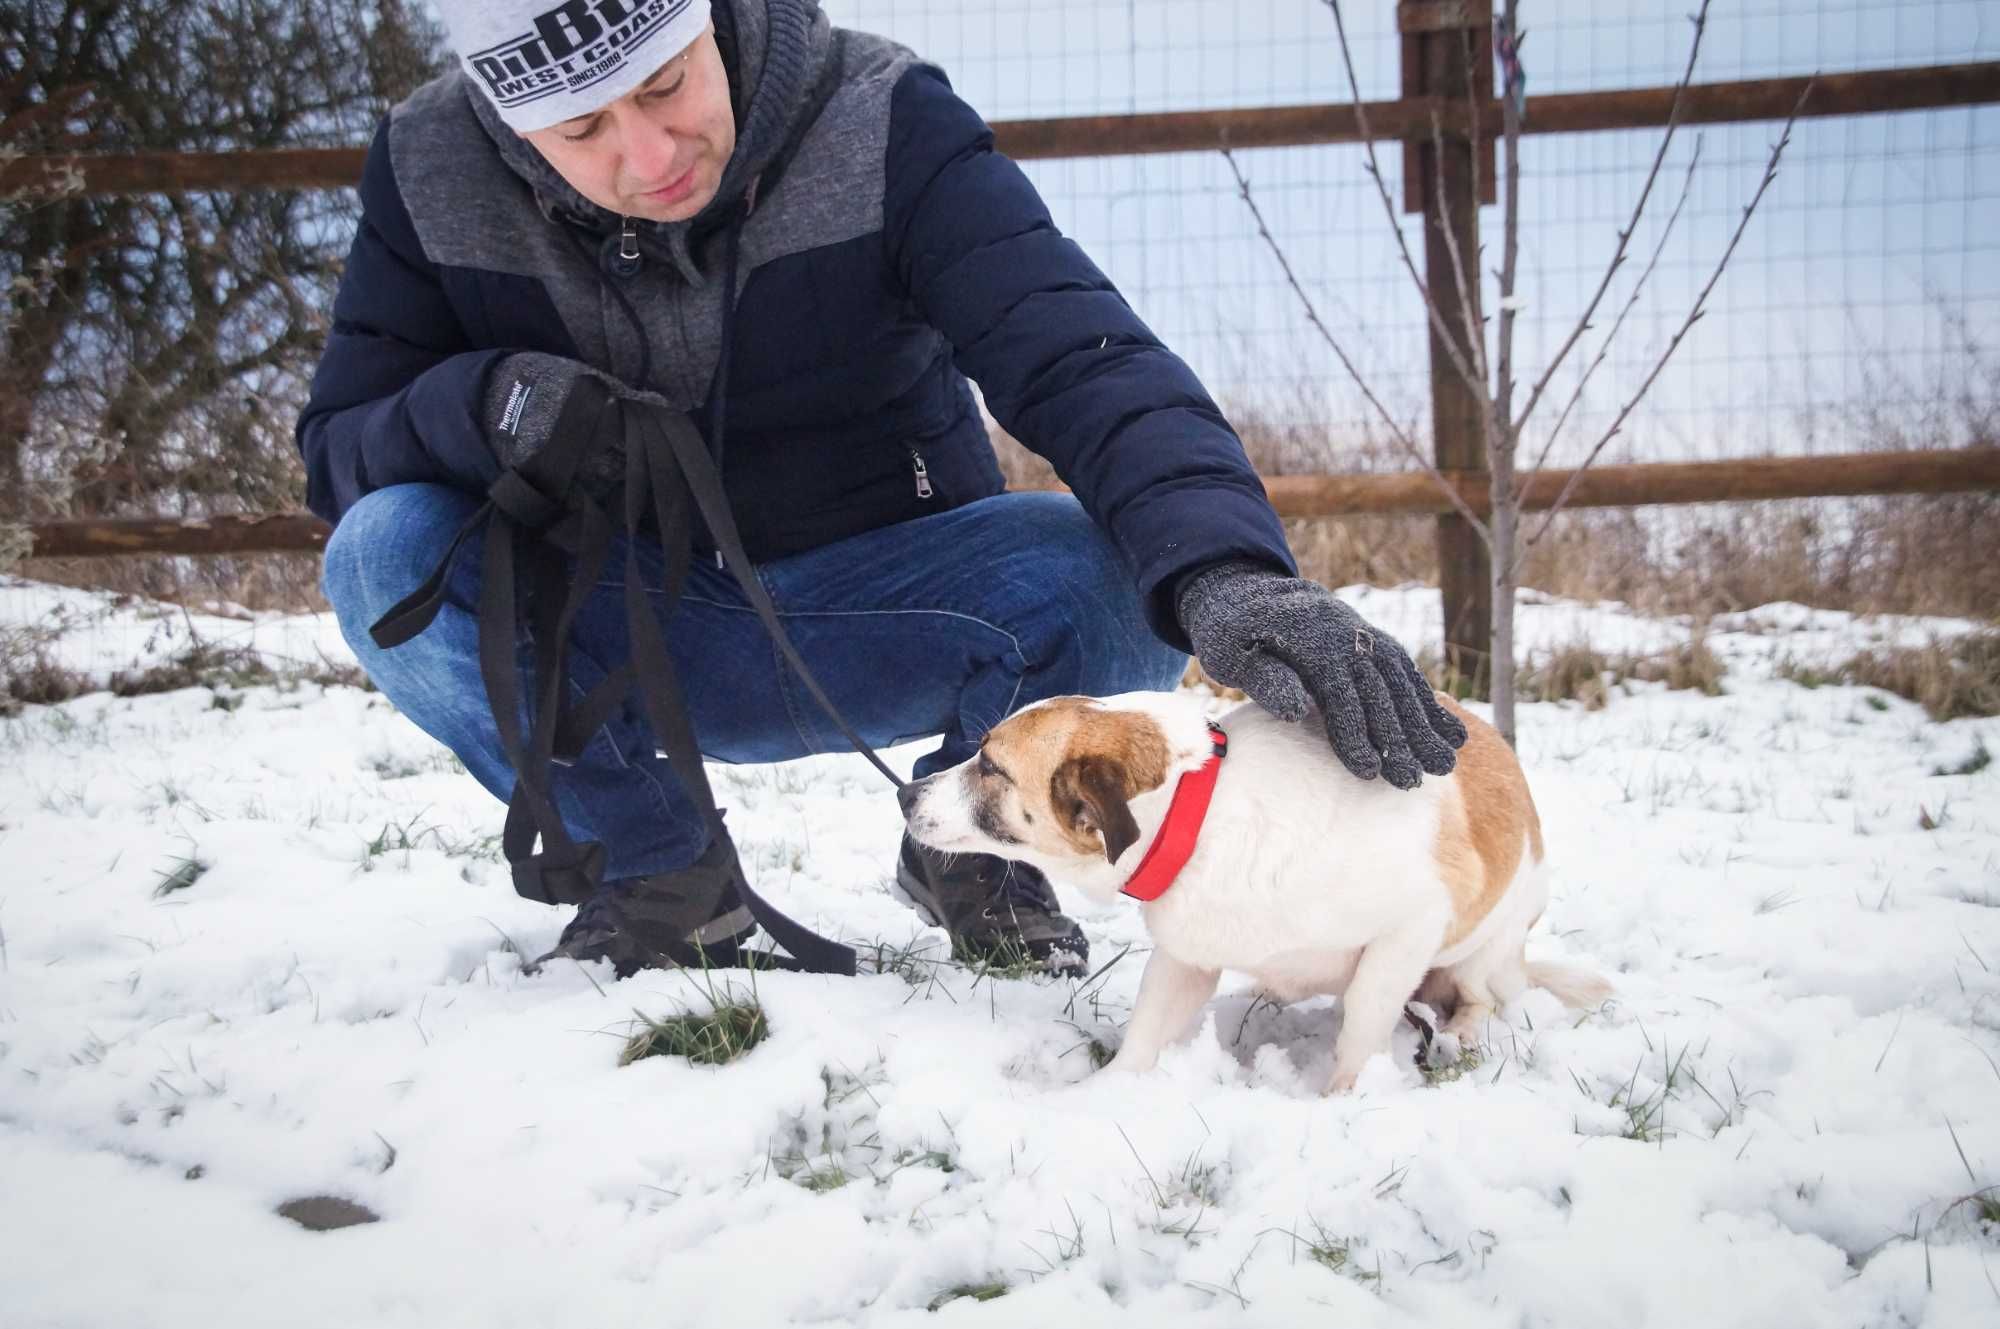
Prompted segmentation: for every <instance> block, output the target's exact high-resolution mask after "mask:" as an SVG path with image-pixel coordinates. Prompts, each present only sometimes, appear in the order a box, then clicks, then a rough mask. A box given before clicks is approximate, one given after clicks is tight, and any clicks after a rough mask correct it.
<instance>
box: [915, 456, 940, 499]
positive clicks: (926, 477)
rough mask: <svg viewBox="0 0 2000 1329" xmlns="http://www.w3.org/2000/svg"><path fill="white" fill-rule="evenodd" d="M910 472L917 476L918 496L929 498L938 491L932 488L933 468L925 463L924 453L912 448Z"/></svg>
mask: <svg viewBox="0 0 2000 1329" xmlns="http://www.w3.org/2000/svg"><path fill="white" fill-rule="evenodd" d="M910 472H911V474H913V475H915V476H916V478H917V497H918V498H929V497H931V496H932V495H934V494H936V493H937V490H935V489H933V488H931V468H930V467H928V466H926V465H925V464H924V454H923V453H921V452H918V451H917V450H916V449H915V448H911V449H910Z"/></svg>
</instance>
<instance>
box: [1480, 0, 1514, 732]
mask: <svg viewBox="0 0 2000 1329" xmlns="http://www.w3.org/2000/svg"><path fill="white" fill-rule="evenodd" d="M1518 4H1519V0H1507V10H1506V24H1507V32H1508V35H1509V36H1510V38H1512V39H1513V40H1516V41H1518V40H1519V39H1520V32H1521V29H1520V26H1519V17H1518V13H1517V10H1518ZM1500 105H1501V122H1502V130H1503V141H1502V149H1503V151H1504V153H1505V157H1504V163H1503V166H1502V172H1503V174H1504V176H1505V179H1504V180H1503V181H1502V185H1501V191H1500V197H1501V207H1502V210H1503V211H1502V219H1501V236H1502V239H1501V243H1502V244H1503V245H1504V246H1505V248H1504V249H1503V251H1502V256H1501V262H1500V327H1499V337H1498V341H1499V345H1498V347H1497V352H1498V354H1497V361H1496V368H1497V373H1496V375H1495V382H1494V391H1493V412H1492V423H1491V425H1490V426H1489V431H1488V435H1487V450H1488V452H1489V453H1491V457H1490V458H1489V467H1488V468H1489V469H1490V470H1491V472H1492V477H1493V478H1492V486H1493V488H1492V493H1493V517H1492V529H1493V650H1492V661H1491V667H1492V670H1493V693H1492V696H1493V727H1494V728H1495V729H1498V730H1499V731H1500V736H1501V737H1502V738H1504V739H1506V740H1507V745H1508V746H1509V747H1512V746H1513V745H1514V600H1515V592H1516V583H1517V582H1518V581H1519V580H1520V559H1519V558H1518V557H1517V556H1516V553H1515V545H1516V543H1517V542H1518V540H1519V538H1520V534H1519V532H1520V518H1521V495H1520V494H1519V492H1518V491H1517V490H1516V488H1515V485H1514V463H1515V451H1516V449H1517V447H1518V446H1519V443H1520V438H1521V429H1520V424H1519V422H1517V421H1516V420H1515V419H1514V322H1515V315H1516V314H1517V313H1518V312H1519V311H1518V308H1517V306H1516V304H1515V302H1514V286H1515V281H1516V277H1517V274H1518V271H1519V266H1520V256H1521V116H1520V111H1519V109H1518V107H1517V106H1516V105H1515V102H1514V98H1513V97H1511V96H1509V95H1508V90H1507V89H1506V88H1505V87H1502V88H1501V89H1500Z"/></svg>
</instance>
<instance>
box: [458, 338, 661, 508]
mask: <svg viewBox="0 0 2000 1329" xmlns="http://www.w3.org/2000/svg"><path fill="white" fill-rule="evenodd" d="M579 387H582V388H583V395H588V396H592V397H596V398H598V399H600V400H601V399H602V398H603V397H606V396H609V397H613V398H618V399H622V400H625V401H645V402H653V403H656V404H664V402H665V399H664V398H662V397H660V396H658V395H656V394H654V393H651V392H637V391H634V390H633V389H631V388H628V387H626V386H625V385H624V384H623V383H620V382H619V381H618V380H617V379H615V378H612V377H611V376H610V375H609V374H605V373H602V372H600V371H598V370H596V369H592V368H591V367H590V366H589V365H587V364H584V363H583V362H582V361H581V360H571V359H569V358H567V357H565V356H560V355H549V354H547V353H545V352H542V351H516V352H515V353H514V354H512V355H510V356H508V357H506V358H505V359H504V360H501V361H500V362H499V363H498V364H496V365H494V366H493V373H492V376H491V377H490V378H488V379H487V380H486V405H485V411H486V436H487V440H488V441H489V442H491V443H492V445H493V451H494V454H495V455H496V456H498V457H499V458H500V464H501V465H503V466H518V465H520V464H521V463H522V462H524V461H526V460H527V459H528V458H530V457H532V456H534V455H535V454H536V453H537V452H539V451H541V450H542V448H543V447H544V446H546V445H547V443H548V441H549V439H550V438H552V437H553V436H554V435H555V433H556V430H557V428H558V425H559V424H560V423H561V421H562V416H563V409H564V407H566V406H572V405H573V406H576V407H578V408H579V410H578V416H577V417H573V418H572V421H571V423H570V425H569V426H565V427H572V428H573V427H577V419H578V418H580V417H583V416H586V415H587V416H589V417H590V418H592V419H594V418H595V413H594V412H589V411H586V410H584V409H582V408H584V407H585V406H586V405H587V403H586V402H585V401H584V400H583V395H579V393H578V389H579ZM573 399H574V400H573ZM577 479H578V481H579V482H580V483H581V484H582V486H583V488H584V490H585V491H586V492H588V493H590V494H593V495H595V496H597V497H598V498H603V497H605V496H606V495H609V494H612V493H615V492H616V491H617V490H618V488H619V486H620V485H622V484H623V483H624V480H625V445H624V440H623V438H622V437H619V436H613V437H607V438H602V439H600V440H598V442H597V444H596V445H595V446H594V448H593V449H592V451H591V453H590V455H589V456H588V457H586V458H585V459H584V461H583V464H582V465H581V466H580V467H579V468H578V470H577Z"/></svg>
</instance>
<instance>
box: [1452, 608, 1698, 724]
mask: <svg viewBox="0 0 2000 1329" xmlns="http://www.w3.org/2000/svg"><path fill="white" fill-rule="evenodd" d="M1417 664H1418V665H1419V666H1420V667H1421V668H1422V669H1423V671H1424V674H1425V676H1426V677H1428V678H1429V679H1430V680H1431V686H1433V687H1435V688H1437V689H1438V690H1439V691H1440V692H1452V691H1453V688H1454V686H1457V687H1461V688H1462V687H1463V686H1464V683H1465V680H1462V679H1458V678H1454V677H1453V676H1452V674H1451V671H1450V670H1449V669H1448V668H1446V667H1445V666H1444V665H1443V663H1442V662H1441V661H1440V660H1439V659H1438V657H1437V655H1436V653H1435V652H1434V651H1431V650H1428V649H1426V650H1425V651H1424V652H1423V653H1422V654H1421V655H1419V656H1418V658H1417ZM1725 673H1727V670H1726V669H1725V667H1724V666H1723V663H1722V661H1721V660H1720V659H1719V658H1717V656H1716V654H1715V652H1714V651H1712V650H1710V649H1709V645H1708V625H1707V624H1706V623H1701V622H1697V623H1696V624H1695V625H1694V627H1693V628H1692V629H1691V630H1690V632H1689V633H1688V638H1687V640H1686V641H1683V642H1679V643H1677V644H1676V645H1673V646H1670V647H1668V648H1667V649H1666V650H1664V651H1655V652H1651V653H1648V654H1643V655H1632V654H1619V653H1615V652H1610V651H1601V650H1598V649H1597V648H1596V647H1594V646H1592V645H1591V644H1590V643H1589V642H1586V641H1572V642H1566V643H1563V644H1562V645H1559V646H1556V647H1553V648H1551V649H1549V650H1546V651H1540V652H1530V653H1529V655H1528V658H1527V659H1526V660H1525V661H1524V662H1523V663H1522V665H1521V668H1520V669H1519V670H1517V671H1516V672H1515V675H1514V686H1515V689H1516V695H1517V696H1518V697H1519V698H1520V699H1522V700H1523V701H1575V702H1581V703H1582V704H1583V708H1584V709H1585V710H1589V711H1596V710H1602V709H1603V708H1604V707H1605V706H1607V705H1609V704H1610V701H1611V694H1612V690H1613V689H1615V688H1617V687H1618V686H1619V685H1620V684H1623V683H1627V682H1635V681H1636V682H1640V683H1664V684H1666V685H1667V687H1668V688H1670V689H1672V690H1675V691H1694V692H1700V693H1702V694H1703V695H1704V696H1709V697H1719V696H1721V695H1722V692H1723V687H1722V679H1723V676H1724V674H1725ZM1453 695H1461V694H1459V693H1453Z"/></svg>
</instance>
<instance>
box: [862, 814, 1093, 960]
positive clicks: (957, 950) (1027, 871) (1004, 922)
mask: <svg viewBox="0 0 2000 1329" xmlns="http://www.w3.org/2000/svg"><path fill="white" fill-rule="evenodd" d="M896 885H897V886H898V887H899V888H901V890H902V892H903V894H904V895H906V896H908V897H909V900H910V903H911V904H913V905H915V906H916V909H917V912H918V913H920V914H922V915H923V916H924V918H925V919H927V920H928V921H929V922H930V923H931V924H932V925H933V926H934V927H941V928H943V929H944V930H945V931H946V932H948V933H950V934H951V948H952V952H953V953H954V954H955V955H957V956H958V957H959V958H960V959H965V960H972V961H975V962H983V963H987V964H1002V965H1005V964H1012V963H1016V962H1019V961H1023V960H1026V961H1031V962H1033V963H1035V964H1039V965H1041V966H1042V968H1043V969H1045V970H1047V971H1048V972H1049V973H1052V974H1082V973H1083V972H1084V971H1085V966H1086V964H1087V962H1088V961H1089V959H1090V943H1089V942H1087V941H1085V940H1084V938H1083V929H1082V928H1080V927H1078V926H1077V924H1076V922H1075V920H1074V919H1070V918H1066V917H1064V916H1063V913H1062V910H1061V908H1060V907H1059V906H1058V905H1057V902H1056V895H1055V892H1054V891H1053V890H1051V889H1050V888H1049V881H1048V878H1047V877H1044V876H1043V875H1042V874H1041V872H1040V871H1038V870H1037V869H1035V868H1031V867H1029V866H1028V865H1027V864H1026V863H1015V862H1011V861H1009V860H1008V859H1004V858H998V857H995V856H994V855H992V854H944V853H939V852H938V851H937V850H934V849H927V848H925V847H924V846H923V845H920V844H918V843H917V842H916V841H915V840H912V839H911V838H910V837H909V836H908V835H905V836H904V837H903V852H902V856H901V857H900V859H899V860H898V861H897V863H896Z"/></svg>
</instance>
